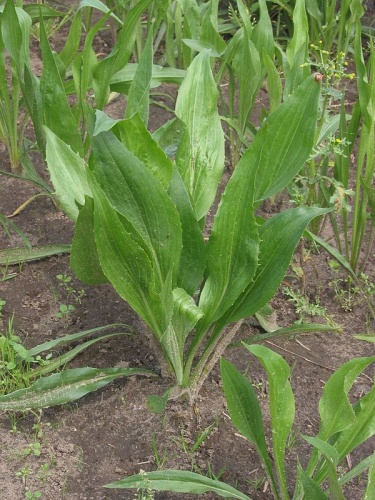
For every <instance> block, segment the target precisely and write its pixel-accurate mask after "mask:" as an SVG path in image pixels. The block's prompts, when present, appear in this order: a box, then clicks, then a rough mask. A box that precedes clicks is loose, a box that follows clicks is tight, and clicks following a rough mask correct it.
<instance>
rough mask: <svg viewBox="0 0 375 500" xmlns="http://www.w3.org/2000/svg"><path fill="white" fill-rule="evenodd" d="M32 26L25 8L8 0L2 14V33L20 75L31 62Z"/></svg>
mask: <svg viewBox="0 0 375 500" xmlns="http://www.w3.org/2000/svg"><path fill="white" fill-rule="evenodd" d="M30 28H31V18H30V16H29V15H28V14H27V13H26V12H25V11H24V10H23V9H20V8H16V7H15V6H14V2H13V1H12V0H7V1H6V2H5V6H4V10H3V13H2V16H1V35H2V39H3V43H4V46H5V48H6V50H7V51H8V52H9V55H10V56H11V58H12V59H13V61H14V62H15V64H16V67H17V72H18V75H19V77H21V75H22V71H23V66H24V64H27V65H29V62H30V51H29V43H30Z"/></svg>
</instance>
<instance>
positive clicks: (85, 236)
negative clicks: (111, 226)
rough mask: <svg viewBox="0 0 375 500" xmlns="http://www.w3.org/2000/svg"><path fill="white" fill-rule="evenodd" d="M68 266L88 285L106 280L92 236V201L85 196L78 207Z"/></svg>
mask: <svg viewBox="0 0 375 500" xmlns="http://www.w3.org/2000/svg"><path fill="white" fill-rule="evenodd" d="M70 267H71V268H72V271H73V272H74V274H75V275H76V276H77V278H78V279H79V280H81V281H82V282H83V283H87V284H89V285H99V284H101V283H106V282H108V279H107V277H106V276H105V275H104V273H103V271H102V268H101V266H100V261H99V255H98V251H97V248H96V242H95V237H94V201H93V199H92V198H90V197H88V196H86V197H85V204H84V206H83V207H81V208H80V209H79V215H78V219H77V222H76V225H75V232H74V237H73V243H72V250H71V253H70Z"/></svg>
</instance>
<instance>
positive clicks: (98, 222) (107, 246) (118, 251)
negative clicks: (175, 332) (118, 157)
mask: <svg viewBox="0 0 375 500" xmlns="http://www.w3.org/2000/svg"><path fill="white" fill-rule="evenodd" d="M120 187H121V185H120ZM91 189H92V191H93V198H94V200H95V201H94V234H95V241H96V247H97V251H98V255H99V261H100V265H101V268H102V270H103V272H104V274H105V275H106V277H107V278H108V279H109V281H110V282H111V283H112V285H113V287H114V288H115V290H116V291H117V293H118V294H119V295H120V296H121V297H122V298H123V299H125V300H126V301H127V302H128V303H129V304H130V305H131V307H132V308H133V309H134V310H135V311H136V312H137V313H138V314H139V315H140V316H141V317H142V318H143V319H144V320H145V321H146V323H148V325H149V326H150V328H151V329H152V330H153V332H154V333H155V334H156V335H157V337H158V338H160V337H161V335H162V334H163V332H164V331H165V329H166V327H167V325H168V324H169V321H170V317H171V311H169V310H167V309H168V308H167V307H166V304H165V303H164V300H163V298H164V294H165V292H164V290H163V286H164V285H165V286H167V287H168V286H169V289H170V297H169V300H170V303H171V302H172V287H171V283H170V277H169V279H168V277H167V279H166V280H165V283H163V282H161V277H160V273H159V272H158V271H157V270H156V269H155V267H156V264H155V262H154V263H152V261H151V256H150V254H149V253H147V252H146V250H147V249H146V250H145V248H144V247H143V246H142V244H143V241H142V239H141V238H140V236H139V235H137V234H136V232H135V230H134V228H133V227H132V226H131V224H130V223H129V221H128V220H127V219H125V217H124V216H122V215H121V214H120V213H118V212H117V211H116V210H115V209H114V208H113V207H112V206H111V204H110V202H109V201H108V199H107V197H106V196H105V194H104V192H103V191H102V190H101V189H100V187H99V186H98V185H97V183H96V182H94V180H92V181H91ZM153 264H154V266H155V267H154V266H153ZM167 304H168V303H167Z"/></svg>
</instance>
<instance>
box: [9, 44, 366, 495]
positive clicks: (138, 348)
mask: <svg viewBox="0 0 375 500" xmlns="http://www.w3.org/2000/svg"><path fill="white" fill-rule="evenodd" d="M104 43H105V42H104V41H103V44H104ZM258 105H259V106H260V107H261V105H262V103H261V102H260V103H258ZM123 109H124V103H123V101H122V100H121V99H119V100H118V101H116V102H114V103H113V104H112V105H111V107H110V108H109V109H108V110H107V112H109V114H112V116H121V115H122V114H123ZM162 113H163V111H161V110H160V109H159V108H154V109H153V112H152V115H151V118H150V122H151V128H157V126H159V125H160V124H161V123H162V122H163V121H164V119H165V116H164V115H162ZM1 168H2V169H9V165H8V163H7V160H6V156H5V153H4V154H3V155H2V165H1ZM38 169H39V171H40V172H41V173H43V175H44V176H45V178H46V179H47V178H48V176H47V175H46V174H45V171H44V166H43V164H42V163H40V164H39V166H38ZM35 193H36V190H35V188H34V187H33V186H31V185H29V184H28V183H26V182H22V181H19V180H14V179H10V178H7V177H4V176H2V177H1V178H0V211H1V212H2V213H4V214H11V213H12V212H13V211H14V210H15V209H16V208H17V207H18V206H20V205H21V204H22V203H23V202H24V201H25V200H27V199H28V198H30V196H32V195H33V194H35ZM283 203H285V200H284V201H283ZM266 208H267V210H268V211H274V210H276V209H277V206H276V205H272V204H271V205H268V206H267V207H266ZM15 222H16V223H17V225H18V226H19V227H20V228H21V230H22V231H23V232H24V233H25V234H26V235H27V236H28V237H29V239H30V242H31V243H32V244H33V245H45V244H62V243H66V244H68V243H70V242H71V240H72V236H73V224H72V222H71V221H70V220H69V219H68V218H67V217H66V216H65V215H64V214H63V213H62V212H60V211H59V210H58V209H56V207H55V206H54V205H53V203H52V202H51V200H50V199H49V198H47V197H43V198H38V199H37V200H35V201H34V202H33V203H31V204H29V205H28V206H27V207H26V208H25V209H24V210H23V211H22V212H21V213H20V214H19V215H18V216H17V218H16V219H15ZM20 244H21V241H20V240H19V238H18V237H16V236H12V238H10V239H8V238H7V237H6V236H5V234H4V233H3V232H1V233H0V247H1V248H10V247H14V246H20ZM328 260H329V258H328V256H327V255H326V254H324V253H319V254H318V253H313V252H312V253H311V254H310V255H309V257H308V258H306V259H302V260H301V262H302V267H303V274H302V276H301V277H299V278H298V277H297V276H296V274H295V273H294V272H293V270H292V269H291V270H290V272H288V275H287V276H286V278H285V283H284V284H291V285H292V286H293V287H294V288H295V289H299V290H302V291H303V292H304V293H305V295H306V296H307V297H308V298H309V299H310V301H311V302H314V301H318V302H319V303H320V304H321V305H323V306H324V307H326V309H327V312H328V314H329V315H330V316H331V317H332V318H333V319H334V320H335V321H336V322H338V323H339V324H341V325H342V327H343V328H342V333H340V334H332V333H324V334H323V333H319V332H318V333H316V334H313V335H298V336H297V337H296V338H295V339H291V340H286V339H281V340H280V339H278V340H275V341H273V342H272V343H270V342H266V344H265V345H268V347H271V348H273V349H274V350H275V351H276V352H279V353H280V354H282V355H283V356H284V357H285V359H286V360H287V361H288V362H289V363H290V365H291V366H292V377H291V382H292V385H293V389H294V394H295V398H296V405H297V408H296V421H295V429H294V433H293V439H292V440H291V443H290V448H289V452H288V457H287V470H288V474H289V476H290V479H291V484H293V477H294V475H295V470H296V463H297V457H298V460H299V461H300V462H301V463H302V465H304V464H306V463H307V461H308V457H309V453H310V451H311V449H310V448H309V447H308V446H307V445H306V443H305V442H304V440H303V439H302V437H301V435H305V434H307V435H315V434H316V433H317V431H318V426H319V416H318V401H319V398H320V397H321V394H322V388H323V385H324V383H325V382H326V381H327V379H328V378H329V377H330V375H331V374H332V373H333V371H334V370H335V369H337V368H338V367H339V366H340V365H341V364H343V363H344V362H346V361H348V360H349V359H352V358H353V357H358V356H369V355H373V354H374V349H373V347H372V345H371V344H368V343H364V342H361V341H358V340H356V339H355V338H354V335H355V334H358V333H364V332H366V331H369V330H370V331H371V330H372V331H374V323H373V321H372V320H371V319H369V316H368V310H367V307H366V304H365V302H364V301H361V300H359V299H358V301H357V303H355V304H354V306H353V309H352V310H351V311H344V310H343V308H342V304H341V303H340V301H339V298H338V296H337V294H335V292H334V288H333V285H332V281H333V279H334V275H333V273H332V270H331V269H330V267H329V265H328ZM301 262H298V264H299V265H300V264H301ZM8 272H18V275H17V277H15V278H14V279H11V280H9V281H4V282H1V281H0V299H3V300H6V305H5V307H4V309H3V315H2V322H3V324H2V328H3V329H4V328H5V327H6V323H7V321H8V320H9V319H10V318H11V317H14V328H15V331H16V333H17V334H18V335H19V336H20V337H21V338H22V339H24V343H25V345H26V346H27V347H32V346H35V345H36V344H39V343H41V342H43V341H45V340H47V339H52V338H56V337H59V336H63V335H65V334H67V333H75V332H78V331H80V330H86V329H89V328H93V327H96V326H99V325H106V324H111V323H125V324H127V325H129V326H131V327H132V328H134V329H136V330H137V331H138V332H139V333H138V334H134V335H131V336H128V337H124V336H121V338H112V339H110V340H108V341H104V342H102V343H101V344H96V345H95V346H93V347H92V348H89V349H88V350H86V351H85V352H84V353H83V354H81V355H80V356H79V357H77V358H76V360H75V361H74V362H73V363H72V364H71V365H70V366H71V367H74V366H77V367H78V366H79V367H84V366H91V367H112V366H116V365H117V366H132V367H138V366H139V367H145V368H148V369H151V370H153V371H155V372H156V373H159V366H158V363H157V356H156V353H155V352H154V351H153V349H152V347H151V346H150V345H149V342H148V340H147V337H146V336H145V335H144V326H143V324H142V322H141V320H140V319H139V318H138V317H137V315H136V314H135V313H134V312H133V311H132V310H131V309H130V307H129V306H128V305H127V304H126V303H124V302H123V301H122V300H121V299H120V298H119V297H118V296H117V294H116V293H115V292H114V291H113V289H112V288H111V286H109V285H102V286H99V287H86V286H84V285H83V284H81V283H79V282H78V281H77V280H76V279H74V278H73V286H74V288H75V289H76V290H84V296H83V297H82V300H81V303H76V302H72V298H71V297H70V298H69V297H67V294H66V292H65V291H64V289H63V288H62V287H61V286H60V285H59V281H58V279H57V277H56V276H57V275H59V274H63V275H71V273H70V270H69V257H68V256H67V255H60V256H55V257H51V258H49V259H44V260H40V261H37V262H31V263H28V264H24V265H23V266H22V267H20V268H18V267H14V268H10V269H8ZM367 274H368V275H369V277H370V278H371V279H372V281H374V280H375V267H374V258H372V260H371V261H370V263H369V266H368V268H367ZM69 301H70V303H72V304H74V306H75V311H74V312H73V313H72V314H71V315H70V316H69V317H68V318H67V319H58V318H57V317H56V313H57V312H58V310H59V305H60V304H61V303H68V302H69ZM272 305H273V307H274V308H275V309H276V311H277V316H278V318H277V319H278V323H279V324H280V325H290V324H291V323H293V322H294V321H295V320H296V319H297V318H296V315H295V311H294V308H293V306H292V304H291V303H290V302H288V301H287V298H286V297H285V296H284V295H283V294H282V292H281V291H280V292H279V293H278V295H277V296H276V297H275V298H274V300H273V303H272ZM322 321H323V320H322ZM314 322H315V320H314ZM0 326H1V325H0ZM258 333H259V328H258V327H257V325H256V324H255V325H254V321H253V319H249V320H248V321H247V322H246V324H245V325H244V326H243V327H242V329H241V331H240V332H239V334H238V335H237V338H236V340H240V339H246V338H249V337H251V336H252V335H254V334H258ZM225 357H226V358H227V359H229V360H230V361H231V362H233V363H235V364H236V366H237V367H238V368H239V369H240V370H242V371H243V372H244V371H245V370H248V373H249V375H250V376H251V378H252V380H253V381H254V384H255V386H256V388H257V391H258V393H259V398H260V400H261V402H262V406H263V407H264V413H265V420H266V422H268V421H269V417H268V414H267V400H268V397H267V382H266V377H265V374H264V371H263V370H262V369H261V367H260V366H259V365H258V364H257V363H256V362H255V361H254V360H253V359H250V356H249V355H248V354H247V353H246V352H245V350H244V349H243V348H231V349H228V350H227V352H226V353H225ZM372 380H373V371H371V369H370V370H368V371H367V372H366V374H365V375H363V376H361V377H359V378H358V380H357V381H356V383H355V388H354V391H353V395H352V396H353V400H355V399H356V398H358V397H360V396H361V395H363V394H364V393H366V392H367V391H368V390H369V389H370V387H371V386H372ZM169 384H170V381H168V380H165V379H162V378H160V377H149V378H148V377H132V378H131V379H119V380H117V381H115V382H113V383H112V384H110V385H109V386H107V387H106V388H104V389H102V390H100V391H98V392H96V393H93V394H91V395H88V396H86V397H84V398H83V399H81V400H79V401H78V402H76V403H74V404H69V405H65V406H61V407H54V408H48V409H46V410H44V411H43V412H37V413H32V412H30V413H27V414H24V415H21V414H18V415H12V417H11V418H10V417H9V415H6V414H3V415H0V426H1V434H0V492H1V493H0V498H4V499H5V498H6V499H7V500H22V499H24V498H25V492H26V488H28V489H29V490H30V491H33V492H35V491H40V492H41V493H42V497H41V498H42V499H44V500H62V499H66V500H104V499H106V500H110V499H111V500H121V499H124V500H127V499H133V498H134V491H131V490H107V489H105V488H103V485H105V484H106V483H109V482H113V481H115V480H118V479H121V478H123V477H125V476H127V475H130V474H133V473H138V472H139V471H140V470H145V471H150V470H155V469H156V468H157V467H163V468H174V469H184V470H193V471H196V472H201V473H202V474H212V475H215V476H220V478H221V479H222V480H223V481H226V482H228V483H230V484H232V485H234V486H236V487H238V488H239V489H240V490H241V491H243V492H244V493H246V494H248V495H250V496H251V497H252V498H254V499H268V498H272V496H271V492H270V489H269V486H268V483H267V481H266V478H265V473H264V471H263V469H262V466H261V464H260V461H259V460H258V458H257V455H256V453H255V449H254V447H253V446H252V445H251V444H250V443H248V442H247V441H246V440H245V439H244V438H242V437H241V436H239V435H238V434H237V433H236V431H235V429H234V427H233V426H232V424H231V421H230V419H229V417H228V412H227V409H226V405H225V401H224V397H223V392H222V388H221V381H220V375H219V370H218V367H215V369H214V370H213V372H212V373H211V374H210V376H209V378H208V380H207V381H206V383H205V384H204V386H203V388H202V390H201V393H200V395H199V398H198V400H197V401H196V405H195V406H194V407H191V406H189V404H188V403H187V402H184V401H183V402H173V403H170V404H169V405H168V407H167V410H166V411H165V412H164V413H162V414H159V415H154V414H151V413H150V412H149V411H148V409H147V401H146V398H147V396H148V395H151V394H157V395H162V394H163V392H164V391H165V390H166V388H167V387H168V386H169ZM210 425H213V430H212V432H211V433H210V434H209V437H208V438H207V439H206V441H205V442H204V443H203V444H202V445H201V446H200V447H199V448H198V450H197V451H196V452H195V453H189V451H188V450H186V447H189V446H190V447H191V446H192V445H193V444H194V443H195V442H196V440H197V438H198V436H199V435H200V433H201V432H202V431H203V430H204V429H206V428H207V427H208V426H210ZM35 442H39V443H40V444H41V453H40V456H36V455H34V453H33V451H32V449H31V448H30V445H31V444H32V443H35ZM374 445H375V440H374V439H371V440H370V441H369V442H367V443H365V445H364V446H362V447H361V448H360V449H359V450H358V451H356V452H355V453H354V454H353V455H352V456H350V457H348V458H347V461H346V465H345V467H346V468H347V469H349V468H351V467H353V466H355V464H356V463H358V462H359V460H360V459H362V458H364V457H365V456H368V455H369V454H371V453H372V452H373V451H374ZM30 450H31V452H30ZM28 452H29V453H28ZM46 464H47V465H46ZM20 471H23V472H21V473H20ZM364 485H365V478H359V479H357V480H355V481H354V482H353V483H351V484H350V485H349V486H348V488H347V490H346V498H347V499H348V500H357V499H358V498H360V497H361V493H362V491H363V489H364ZM155 498H156V499H159V500H161V499H166V500H168V499H180V498H181V499H182V498H184V499H189V498H196V497H193V496H190V495H179V494H168V493H156V494H155ZM201 498H204V499H215V498H217V496H215V495H212V494H206V495H202V496H201Z"/></svg>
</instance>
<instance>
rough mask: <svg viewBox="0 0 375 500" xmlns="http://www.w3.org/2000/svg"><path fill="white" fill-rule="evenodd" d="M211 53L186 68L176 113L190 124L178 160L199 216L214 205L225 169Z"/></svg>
mask: <svg viewBox="0 0 375 500" xmlns="http://www.w3.org/2000/svg"><path fill="white" fill-rule="evenodd" d="M217 97H218V92H217V88H216V84H215V81H214V79H213V76H212V72H211V68H210V56H209V53H208V52H207V51H205V52H201V53H200V54H199V55H198V56H197V57H196V58H195V59H194V61H193V62H192V64H191V65H190V67H189V68H188V70H187V73H186V77H185V80H184V81H183V83H182V85H181V88H180V90H179V94H178V97H177V102H176V116H177V117H178V118H180V119H181V120H182V121H183V122H184V123H185V125H186V126H187V131H186V133H185V134H186V137H185V140H184V141H183V145H182V146H181V147H180V149H179V151H178V154H177V158H176V163H177V168H178V170H179V172H180V175H181V177H182V179H183V181H184V183H185V186H186V189H187V190H188V192H190V194H191V197H192V201H193V207H194V211H195V215H196V219H197V220H201V219H202V218H203V217H205V215H206V214H207V212H208V210H209V208H210V206H211V205H212V203H213V201H214V199H215V195H216V190H217V186H218V184H219V181H220V178H221V175H222V172H223V169H224V133H223V130H222V128H221V123H220V117H219V113H218V109H217Z"/></svg>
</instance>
